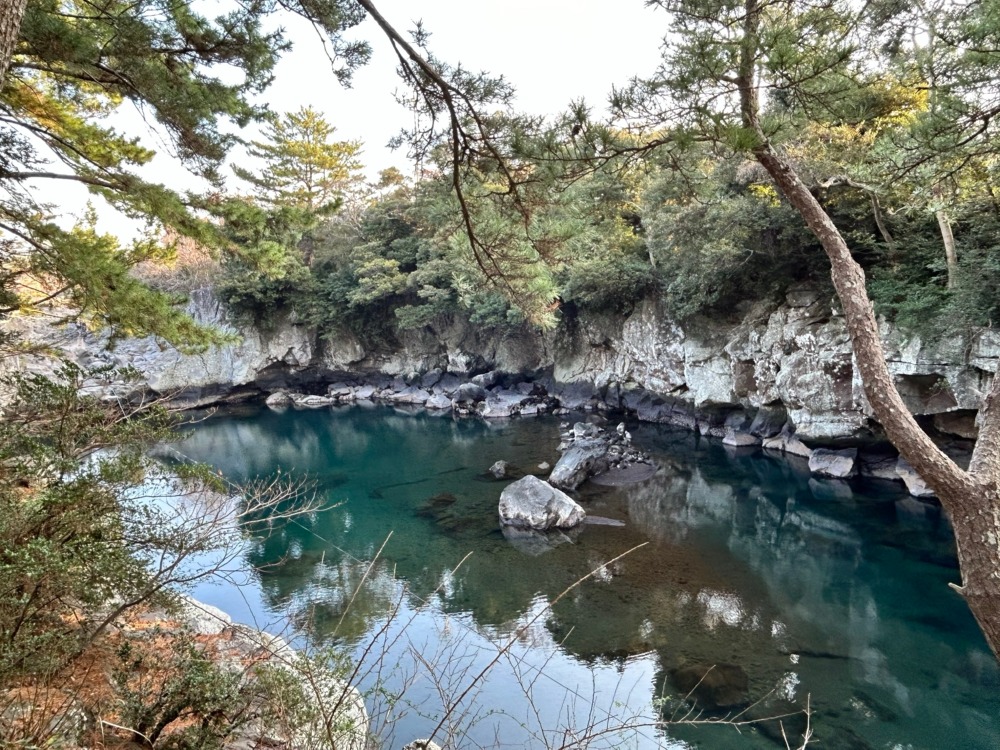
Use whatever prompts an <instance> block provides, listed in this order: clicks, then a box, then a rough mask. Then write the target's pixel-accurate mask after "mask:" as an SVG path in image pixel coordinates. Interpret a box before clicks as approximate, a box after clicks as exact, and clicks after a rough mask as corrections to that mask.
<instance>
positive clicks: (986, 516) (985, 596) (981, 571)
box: [941, 482, 1000, 658]
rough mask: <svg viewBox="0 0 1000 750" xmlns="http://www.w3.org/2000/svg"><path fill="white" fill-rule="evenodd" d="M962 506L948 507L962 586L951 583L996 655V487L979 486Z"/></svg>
mask: <svg viewBox="0 0 1000 750" xmlns="http://www.w3.org/2000/svg"><path fill="white" fill-rule="evenodd" d="M965 500H966V502H964V503H960V505H961V506H962V507H960V508H953V507H951V506H953V505H955V503H953V502H950V501H949V502H948V503H945V499H944V498H941V501H942V505H944V506H945V507H946V508H947V509H948V510H949V516H950V518H951V524H952V528H953V529H954V530H955V543H956V546H957V547H958V563H959V567H960V568H961V570H962V585H961V586H953V588H955V590H956V591H958V593H960V594H961V595H962V596H963V597H964V598H965V601H966V603H967V604H968V605H969V609H970V610H972V614H973V616H974V617H975V618H976V622H977V623H979V628H980V629H981V630H982V631H983V635H985V636H986V642H987V643H989V644H990V647H991V648H992V649H993V653H994V654H995V655H996V656H997V657H998V658H1000V648H998V645H1000V487H998V486H997V484H996V483H995V482H994V483H993V484H992V486H983V487H982V488H981V490H980V494H978V495H974V496H972V497H967V498H965Z"/></svg>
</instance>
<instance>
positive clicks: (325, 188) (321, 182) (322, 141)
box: [233, 107, 361, 213]
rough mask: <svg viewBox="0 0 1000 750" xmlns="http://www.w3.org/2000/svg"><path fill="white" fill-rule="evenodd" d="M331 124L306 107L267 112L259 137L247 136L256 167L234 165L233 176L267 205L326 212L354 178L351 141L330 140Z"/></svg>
mask: <svg viewBox="0 0 1000 750" xmlns="http://www.w3.org/2000/svg"><path fill="white" fill-rule="evenodd" d="M334 131H335V128H334V127H333V126H332V125H330V123H328V122H327V121H326V120H325V119H324V118H323V116H322V115H320V114H319V112H317V111H316V110H314V109H313V108H312V107H302V108H300V109H299V110H298V111H297V112H289V113H287V114H285V115H284V116H283V117H280V118H279V117H272V118H270V119H269V121H268V123H267V127H266V128H265V130H264V136H265V138H266V139H267V140H265V141H253V142H252V143H251V144H250V147H249V152H250V155H251V156H252V157H254V158H256V159H260V160H262V161H263V162H264V167H263V169H262V170H261V171H259V172H257V171H253V170H249V169H245V168H243V167H239V166H235V167H233V171H234V172H235V173H236V175H237V176H238V177H240V178H241V179H243V180H245V181H246V182H249V183H250V184H251V185H253V187H254V192H255V194H256V195H257V197H258V198H259V199H260V200H262V201H263V202H265V203H267V204H269V205H272V206H291V207H295V208H299V209H302V210H305V211H308V212H314V213H330V212H332V211H333V210H335V209H336V208H338V207H339V206H340V204H341V202H342V201H343V199H344V196H345V195H346V194H347V193H348V192H350V191H351V190H352V189H353V188H354V186H356V185H357V183H358V182H359V181H360V174H359V171H360V169H361V163H360V162H359V161H358V159H357V157H358V154H359V153H360V152H361V144H360V142H357V141H334V140H332V138H333V133H334Z"/></svg>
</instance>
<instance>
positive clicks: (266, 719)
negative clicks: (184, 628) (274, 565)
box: [112, 634, 313, 750]
mask: <svg viewBox="0 0 1000 750" xmlns="http://www.w3.org/2000/svg"><path fill="white" fill-rule="evenodd" d="M169 644H170V645H169V648H168V649H167V650H158V649H156V648H150V647H149V645H148V644H147V643H143V642H130V641H128V640H126V641H125V642H123V643H122V645H121V646H120V647H119V649H118V652H117V658H118V665H117V667H116V668H115V670H114V673H113V675H112V678H113V680H114V687H115V693H116V697H117V699H118V701H119V705H120V723H121V724H122V725H123V726H125V727H128V728H129V729H130V730H131V731H132V733H133V735H134V736H135V739H136V740H138V741H140V742H142V743H143V744H144V745H148V746H151V747H155V748H163V749H164V750H212V749H213V748H221V747H224V746H225V743H226V741H227V740H229V739H230V738H231V737H232V736H233V735H234V734H236V733H238V732H239V731H240V730H241V729H243V728H244V727H248V726H250V725H253V726H255V727H258V728H266V729H267V730H268V731H272V732H273V731H276V730H278V728H279V727H280V729H281V731H284V732H287V733H289V734H291V733H292V732H294V730H295V729H296V728H297V727H299V726H302V725H303V724H305V723H306V722H307V721H308V720H310V719H312V718H313V717H312V714H311V710H310V708H309V706H308V702H307V701H306V698H305V694H304V691H303V688H302V684H301V681H300V679H298V678H297V677H296V676H295V674H294V673H293V672H292V671H291V670H289V669H286V668H284V667H283V666H279V665H273V664H268V663H266V662H265V663H260V664H256V665H253V664H250V665H247V666H246V667H244V668H242V669H237V668H235V665H233V664H226V663H220V662H219V661H218V660H217V659H215V658H213V655H212V653H211V651H210V650H206V648H205V646H202V645H200V644H199V643H197V642H196V641H195V640H194V639H193V638H192V637H190V636H185V635H183V634H182V635H174V636H172V637H171V638H170V640H169Z"/></svg>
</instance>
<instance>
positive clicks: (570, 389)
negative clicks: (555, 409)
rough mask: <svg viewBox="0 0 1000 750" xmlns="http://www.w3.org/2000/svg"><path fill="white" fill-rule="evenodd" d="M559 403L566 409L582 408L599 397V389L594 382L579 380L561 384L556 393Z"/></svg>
mask: <svg viewBox="0 0 1000 750" xmlns="http://www.w3.org/2000/svg"><path fill="white" fill-rule="evenodd" d="M556 395H557V396H558V398H559V404H560V405H561V406H562V407H564V408H566V409H582V408H583V407H584V406H585V405H587V404H589V403H591V402H592V401H593V400H594V399H596V398H597V397H598V395H599V394H598V391H597V389H596V388H595V387H594V384H593V383H589V382H587V381H579V382H575V383H565V384H563V385H560V386H559V390H558V392H557V394H556Z"/></svg>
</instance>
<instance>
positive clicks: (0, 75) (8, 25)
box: [0, 0, 28, 88]
mask: <svg viewBox="0 0 1000 750" xmlns="http://www.w3.org/2000/svg"><path fill="white" fill-rule="evenodd" d="M2 2H3V5H4V6H5V7H3V8H2V9H0V88H3V83H4V81H6V80H7V70H8V69H9V68H10V58H11V56H12V55H13V54H14V45H16V44H17V37H18V35H19V34H20V33H21V21H22V20H23V18H24V9H25V8H26V7H27V6H28V0H2Z"/></svg>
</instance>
